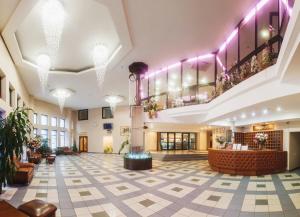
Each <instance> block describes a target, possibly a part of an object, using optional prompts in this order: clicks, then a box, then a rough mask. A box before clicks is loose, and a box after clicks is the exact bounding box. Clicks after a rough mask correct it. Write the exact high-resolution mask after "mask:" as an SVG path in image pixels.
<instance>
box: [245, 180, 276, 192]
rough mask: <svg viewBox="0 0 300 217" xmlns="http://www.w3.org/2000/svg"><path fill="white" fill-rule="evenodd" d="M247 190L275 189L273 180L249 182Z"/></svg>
mask: <svg viewBox="0 0 300 217" xmlns="http://www.w3.org/2000/svg"><path fill="white" fill-rule="evenodd" d="M247 191H276V189H275V186H274V184H273V182H249V183H248V187H247Z"/></svg>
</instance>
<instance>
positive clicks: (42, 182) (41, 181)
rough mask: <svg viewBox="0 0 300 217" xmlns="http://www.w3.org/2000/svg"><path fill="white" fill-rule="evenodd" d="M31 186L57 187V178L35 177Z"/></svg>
mask: <svg viewBox="0 0 300 217" xmlns="http://www.w3.org/2000/svg"><path fill="white" fill-rule="evenodd" d="M29 186H30V187H38V186H39V187H47V186H48V187H55V186H56V179H55V178H33V179H32V181H31V183H30V185H29Z"/></svg>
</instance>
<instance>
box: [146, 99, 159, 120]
mask: <svg viewBox="0 0 300 217" xmlns="http://www.w3.org/2000/svg"><path fill="white" fill-rule="evenodd" d="M145 110H146V111H147V112H148V113H149V118H150V119H152V118H157V111H158V104H157V102H156V100H155V99H154V98H151V99H150V100H149V102H148V103H147V104H146V106H145Z"/></svg>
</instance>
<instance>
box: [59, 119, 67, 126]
mask: <svg viewBox="0 0 300 217" xmlns="http://www.w3.org/2000/svg"><path fill="white" fill-rule="evenodd" d="M59 127H61V128H65V127H66V124H65V119H62V118H61V119H60V120H59Z"/></svg>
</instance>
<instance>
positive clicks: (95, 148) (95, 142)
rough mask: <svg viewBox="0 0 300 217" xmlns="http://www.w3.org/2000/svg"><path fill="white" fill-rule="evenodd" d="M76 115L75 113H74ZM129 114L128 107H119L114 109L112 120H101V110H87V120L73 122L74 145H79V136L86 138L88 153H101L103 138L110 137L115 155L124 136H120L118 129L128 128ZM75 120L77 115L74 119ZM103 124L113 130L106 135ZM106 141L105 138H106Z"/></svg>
mask: <svg viewBox="0 0 300 217" xmlns="http://www.w3.org/2000/svg"><path fill="white" fill-rule="evenodd" d="M75 113H76V114H77V112H75ZM129 115H130V112H129V107H128V106H120V107H117V108H116V111H115V112H114V118H113V119H102V109H101V108H96V109H89V119H88V120H85V121H74V123H75V130H76V141H77V142H76V143H77V146H78V145H79V136H81V135H84V136H88V151H89V152H103V148H104V145H103V138H104V137H106V136H111V137H112V144H113V152H114V153H117V152H118V151H119V149H120V145H121V144H122V142H123V141H125V139H126V136H121V134H120V127H121V126H130V123H131V122H130V117H129ZM74 116H75V115H74ZM74 118H76V120H77V115H76V117H74ZM104 123H112V124H113V130H112V132H111V133H108V132H107V131H106V130H103V124H104ZM106 140H107V138H106Z"/></svg>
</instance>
